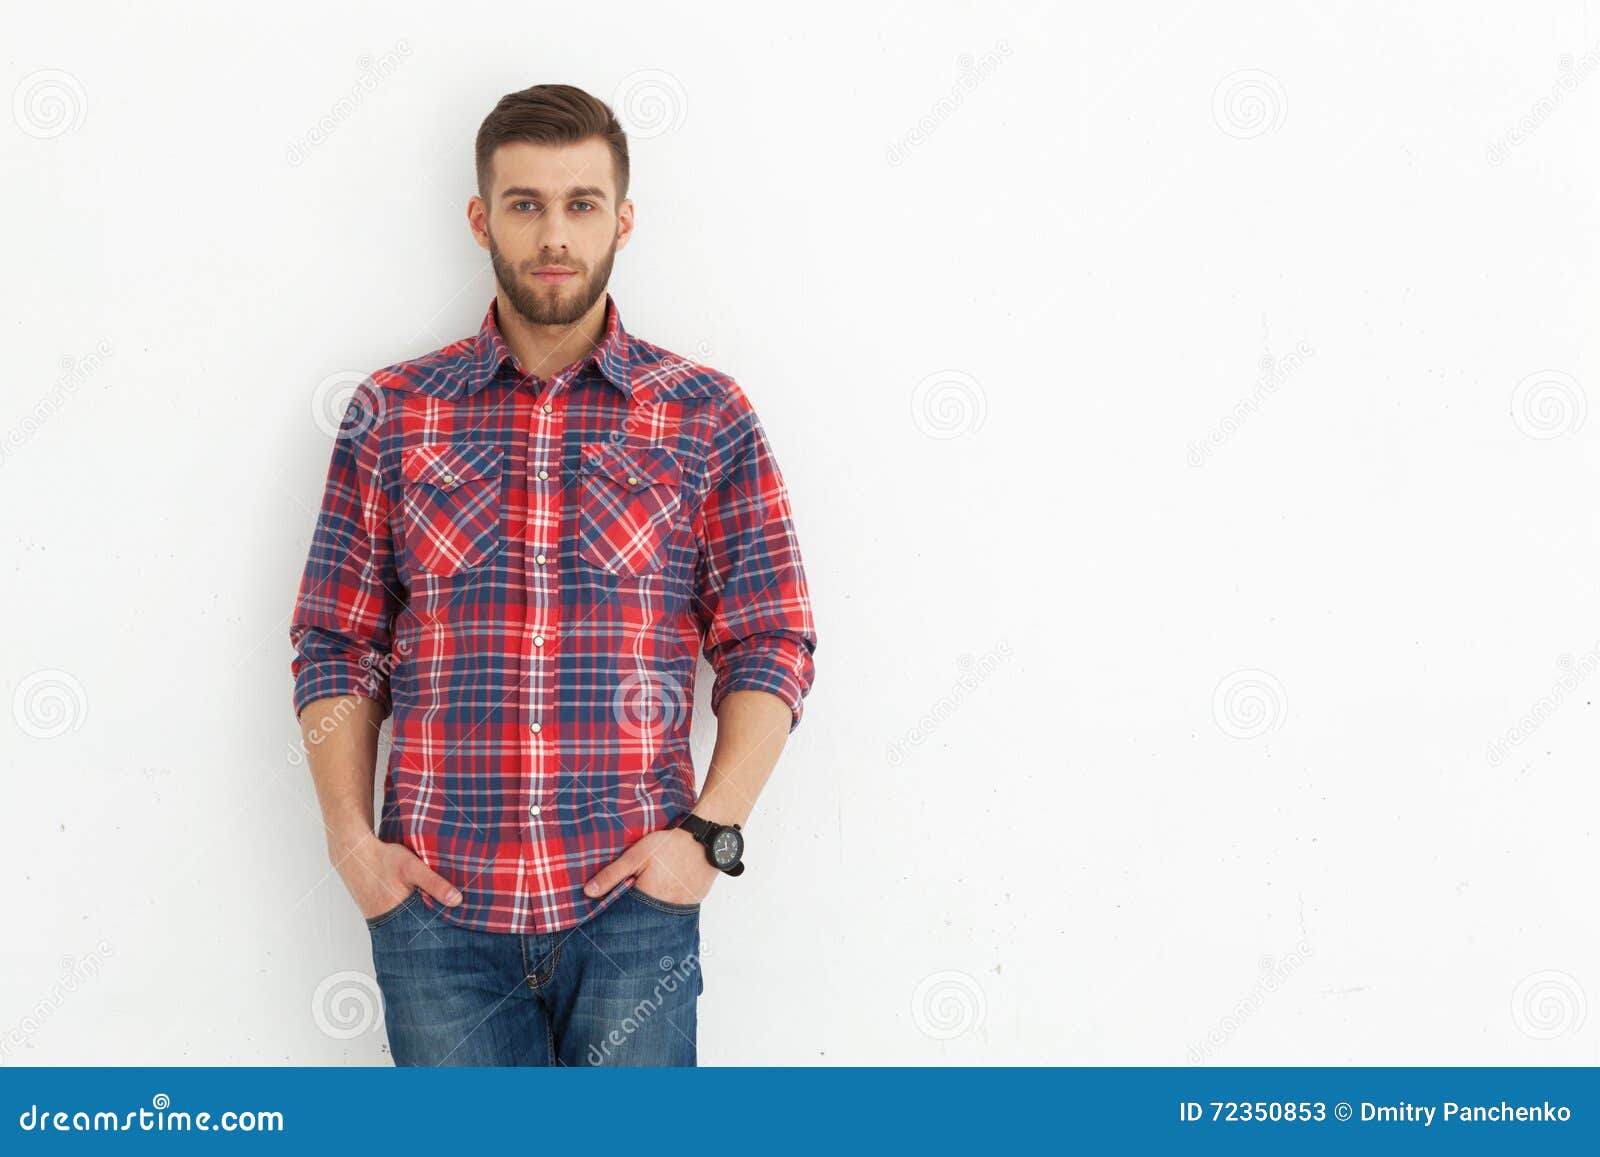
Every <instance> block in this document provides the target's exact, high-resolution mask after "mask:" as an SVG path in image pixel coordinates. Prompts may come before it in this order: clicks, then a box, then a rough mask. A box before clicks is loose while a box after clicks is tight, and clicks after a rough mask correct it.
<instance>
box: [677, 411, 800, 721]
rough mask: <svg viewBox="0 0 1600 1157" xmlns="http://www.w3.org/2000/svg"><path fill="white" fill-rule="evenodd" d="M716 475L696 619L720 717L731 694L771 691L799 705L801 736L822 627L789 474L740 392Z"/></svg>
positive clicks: (714, 457)
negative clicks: (787, 485) (786, 480)
mask: <svg viewBox="0 0 1600 1157" xmlns="http://www.w3.org/2000/svg"><path fill="white" fill-rule="evenodd" d="M707 474H708V479H709V485H708V490H707V493H706V497H705V501H704V502H703V503H702V505H701V509H700V517H699V520H698V523H697V527H696V529H697V534H698V538H699V549H700V559H699V566H698V569H697V573H696V584H697V590H696V598H695V612H696V618H697V619H698V621H699V626H700V633H701V642H702V647H703V649H704V652H705V656H706V660H707V662H709V663H710V664H711V667H712V670H713V671H714V672H715V674H716V678H715V680H714V681H713V682H712V685H711V710H712V712H713V713H715V712H716V711H717V710H718V708H719V707H720V706H721V704H722V700H723V699H724V698H725V697H726V696H727V694H728V693H729V692H730V691H743V690H756V691H770V692H771V693H772V694H774V695H776V696H778V697H779V698H780V699H782V700H783V701H784V702H785V703H787V704H788V705H789V711H790V715H791V718H790V722H789V730H790V731H793V730H794V729H795V728H796V727H798V726H799V725H800V716H801V713H802V710H803V707H804V703H805V697H806V694H807V692H809V691H810V690H811V684H812V681H813V679H814V678H815V672H816V666H815V662H814V660H813V659H812V655H813V653H814V652H815V651H816V648H817V632H816V624H815V622H814V620H813V618H812V609H811V595H810V591H809V590H808V589H807V586H806V576H805V568H804V566H803V565H802V564H801V560H800V544H799V541H798V539H797V538H796V536H795V528H794V517H793V514H792V512H791V510H790V506H789V495H788V491H787V489H786V488H785V486H784V481H783V475H782V474H781V473H780V471H779V470H778V463H777V460H776V459H775V458H774V457H773V454H772V447H771V446H770V444H769V443H768V441H767V436H766V432H765V431H764V430H763V429H762V427H761V422H760V420H759V419H758V418H757V417H756V414H755V411H754V409H752V408H751V406H750V403H749V400H748V399H747V398H746V397H745V395H744V393H743V391H742V390H740V389H739V388H738V387H737V386H734V387H733V390H732V395H731V398H730V400H729V401H728V403H727V405H726V406H725V408H724V412H723V420H722V421H721V423H720V424H719V429H718V433H717V437H716V439H715V443H714V448H713V453H712V454H711V456H710V461H709V463H708V471H707Z"/></svg>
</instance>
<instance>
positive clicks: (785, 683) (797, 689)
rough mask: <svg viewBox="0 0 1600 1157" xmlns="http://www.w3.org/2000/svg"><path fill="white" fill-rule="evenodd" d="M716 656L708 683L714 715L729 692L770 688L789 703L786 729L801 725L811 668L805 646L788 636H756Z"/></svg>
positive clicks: (806, 646)
mask: <svg viewBox="0 0 1600 1157" xmlns="http://www.w3.org/2000/svg"><path fill="white" fill-rule="evenodd" d="M719 658H720V660H721V661H720V662H719V663H718V664H717V677H716V679H715V680H714V681H713V682H712V684H711V713H712V714H713V715H715V714H716V713H717V710H718V709H719V708H720V707H721V706H722V700H723V699H724V698H725V697H726V696H727V694H728V692H730V691H770V692H771V693H772V694H774V695H776V696H777V697H778V698H779V699H782V700H783V701H784V702H785V703H787V704H788V705H789V715H790V719H789V730H790V731H791V732H792V731H793V730H794V729H795V728H796V727H799V726H800V716H801V714H802V713H803V711H804V709H805V697H806V692H807V691H809V690H810V689H811V679H812V670H813V666H812V659H811V648H810V647H809V646H808V645H806V644H805V643H803V642H801V641H800V640H798V639H792V638H788V637H775V636H765V637H756V638H752V639H747V640H745V641H743V642H740V643H734V644H732V645H730V646H728V647H727V648H725V649H724V650H723V652H722V654H721V655H720V656H719Z"/></svg>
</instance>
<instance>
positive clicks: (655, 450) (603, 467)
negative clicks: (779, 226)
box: [580, 442, 683, 490]
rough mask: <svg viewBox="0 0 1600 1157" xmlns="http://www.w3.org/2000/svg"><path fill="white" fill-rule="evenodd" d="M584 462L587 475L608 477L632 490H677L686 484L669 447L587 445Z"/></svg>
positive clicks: (583, 467) (582, 460) (582, 463)
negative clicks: (654, 488) (657, 487)
mask: <svg viewBox="0 0 1600 1157" xmlns="http://www.w3.org/2000/svg"><path fill="white" fill-rule="evenodd" d="M580 461H581V467H580V468H581V469H582V471H583V473H585V474H604V475H605V476H606V477H607V478H611V479H613V480H614V481H616V482H618V483H620V484H621V485H622V486H624V487H626V488H627V489H628V490H643V489H644V488H645V487H647V486H677V485H679V484H680V483H681V482H682V481H683V471H682V468H681V467H679V465H678V460H677V458H675V457H674V456H673V454H672V451H671V450H668V449H667V448H666V447H665V446H629V445H621V446H607V445H605V444H604V443H595V442H587V443H585V444H584V447H583V458H582V459H581V460H580Z"/></svg>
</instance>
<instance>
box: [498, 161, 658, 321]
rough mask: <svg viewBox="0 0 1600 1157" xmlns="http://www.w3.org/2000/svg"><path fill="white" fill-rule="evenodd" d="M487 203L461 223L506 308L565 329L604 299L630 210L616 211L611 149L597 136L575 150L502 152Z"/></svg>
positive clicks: (625, 207)
mask: <svg viewBox="0 0 1600 1157" xmlns="http://www.w3.org/2000/svg"><path fill="white" fill-rule="evenodd" d="M489 179H490V189H489V195H488V198H487V200H484V199H482V198H479V197H474V198H472V202H471V204H469V205H468V207H467V217H468V220H469V221H470V222H471V224H472V229H473V232H474V233H475V234H477V237H478V244H480V245H482V246H483V247H484V248H486V249H488V250H489V258H490V260H491V261H492V262H493V264H494V274H495V277H496V279H497V280H498V281H499V282H500V288H501V289H503V290H504V291H505V296H506V299H507V300H508V301H510V302H511V305H512V307H513V308H515V309H516V311H517V312H518V313H519V314H521V315H522V316H523V317H524V318H526V319H527V320H528V321H530V322H532V323H534V324H535V325H571V324H573V323H574V322H576V321H578V320H579V319H580V318H582V317H583V316H584V314H586V313H588V312H589V309H590V308H591V307H592V306H593V305H594V304H595V302H597V301H599V300H600V298H601V297H602V296H603V295H604V294H605V291H606V285H607V284H608V283H609V282H610V280H611V265H612V262H613V261H614V260H615V258H616V255H617V250H618V249H621V248H622V247H623V246H624V245H626V244H627V242H628V238H629V237H630V236H631V235H632V231H633V204H632V202H627V201H625V202H623V204H622V205H621V206H618V205H616V204H615V198H616V184H615V175H614V173H613V172H612V164H611V150H610V149H608V148H607V147H606V144H605V142H604V141H602V140H601V139H600V138H598V137H594V138H591V139H589V140H586V141H580V142H579V143H577V144H574V145H533V144H528V143H527V142H524V141H514V142H512V143H510V144H505V145H501V146H500V147H499V148H498V149H496V150H495V153H494V162H493V164H492V165H491V166H490V173H489Z"/></svg>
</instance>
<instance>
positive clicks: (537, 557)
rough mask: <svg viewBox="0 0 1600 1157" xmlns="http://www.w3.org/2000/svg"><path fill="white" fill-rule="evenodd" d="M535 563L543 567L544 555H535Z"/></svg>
mask: <svg viewBox="0 0 1600 1157" xmlns="http://www.w3.org/2000/svg"><path fill="white" fill-rule="evenodd" d="M533 561H534V562H536V563H538V564H539V565H540V566H543V565H544V555H542V554H536V555H534V556H533Z"/></svg>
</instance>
